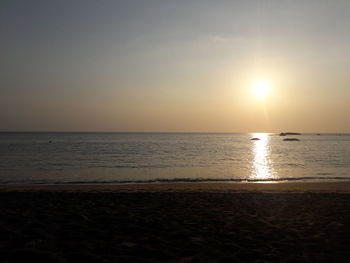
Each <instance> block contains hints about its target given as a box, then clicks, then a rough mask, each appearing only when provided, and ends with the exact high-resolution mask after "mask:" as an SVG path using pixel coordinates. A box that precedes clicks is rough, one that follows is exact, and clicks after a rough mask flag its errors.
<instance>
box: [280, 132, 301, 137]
mask: <svg viewBox="0 0 350 263" xmlns="http://www.w3.org/2000/svg"><path fill="white" fill-rule="evenodd" d="M286 135H301V133H298V132H281V133H280V136H286Z"/></svg>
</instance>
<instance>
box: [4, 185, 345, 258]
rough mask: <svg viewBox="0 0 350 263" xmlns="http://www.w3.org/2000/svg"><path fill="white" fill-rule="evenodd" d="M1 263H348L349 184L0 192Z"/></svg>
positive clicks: (62, 188)
mask: <svg viewBox="0 0 350 263" xmlns="http://www.w3.org/2000/svg"><path fill="white" fill-rule="evenodd" d="M0 205H1V209H0V262H29V261H30V260H32V261H33V262H78V261H82V262H348V261H349V259H350V249H349V248H350V185H349V183H333V184H332V183H324V184H322V183H319V184H312V183H309V184H307V183H297V184H295V183H294V184H293V183H292V184H190V183H188V184H154V185H121V186H97V185H95V186H75V185H70V186H15V187H14V186H1V187H0Z"/></svg>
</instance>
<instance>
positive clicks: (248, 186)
mask: <svg viewBox="0 0 350 263" xmlns="http://www.w3.org/2000/svg"><path fill="white" fill-rule="evenodd" d="M13 191H14V192H33V191H34V192H35V191H54V192H66V191H68V192H271V193H283V192H287V193H288V192H289V193H290V192H292V193H303V192H315V193H350V182H349V181H337V182H334V181H331V182H176V183H173V182H172V183H165V182H161V183H125V184H3V185H0V192H13Z"/></svg>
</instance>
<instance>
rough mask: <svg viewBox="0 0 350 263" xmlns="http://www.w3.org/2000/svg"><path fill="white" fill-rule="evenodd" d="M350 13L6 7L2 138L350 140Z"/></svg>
mask: <svg viewBox="0 0 350 263" xmlns="http://www.w3.org/2000/svg"><path fill="white" fill-rule="evenodd" d="M349 13H350V1H346V0H338V1H322V0H319V1H316V0H314V1H311V0H310V1H307V0H303V1H301V0H292V1H283V0H280V1H253V0H252V1H243V0H242V1H229V0H226V1H225V0H215V1H210V0H183V1H182V0H176V1H175V0H171V1H167V0H147V1H144V0H139V1H136V0H125V1H117V0H115V1H108V0H104V1H97V0H96V1H89V0H84V1H79V0H75V1H70V0H69V1H67V0H57V1H50V0H47V1H35V0H23V1H18V0H3V1H1V3H0V94H1V96H0V130H2V131H120V132H124V131H130V132H282V131H298V132H317V133H318V132H330V133H333V132H335V133H350V104H349V101H350V74H349V72H350V71H349V69H350V52H349V50H350V34H349V28H350V16H349ZM259 80H263V81H265V82H266V83H268V85H269V86H270V93H269V95H268V96H267V97H266V98H265V99H261V98H258V97H256V96H254V94H253V93H252V91H251V90H252V86H254V83H255V82H257V81H259Z"/></svg>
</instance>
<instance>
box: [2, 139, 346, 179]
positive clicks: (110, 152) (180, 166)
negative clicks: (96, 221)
mask: <svg viewBox="0 0 350 263" xmlns="http://www.w3.org/2000/svg"><path fill="white" fill-rule="evenodd" d="M253 138H255V139H254V140H252V139H253ZM286 138H289V139H290V138H295V139H297V140H294V141H285V140H284V139H286ZM330 180H331V181H339V180H350V134H301V135H287V136H280V134H269V133H78V132H74V133H68V132H59V133H54V132H0V184H121V183H161V182H285V181H330Z"/></svg>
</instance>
